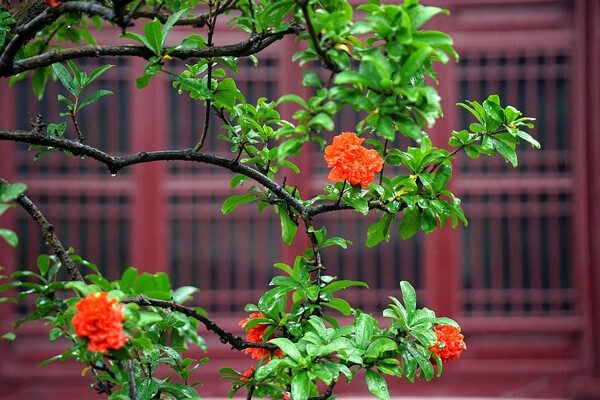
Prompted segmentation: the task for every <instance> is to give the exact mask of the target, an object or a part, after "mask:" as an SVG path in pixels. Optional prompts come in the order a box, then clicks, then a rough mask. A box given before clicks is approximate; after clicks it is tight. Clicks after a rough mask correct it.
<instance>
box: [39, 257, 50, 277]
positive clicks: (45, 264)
mask: <svg viewBox="0 0 600 400" xmlns="http://www.w3.org/2000/svg"><path fill="white" fill-rule="evenodd" d="M36 264H37V267H38V270H39V271H40V274H42V275H46V272H48V268H50V257H49V256H48V255H47V254H40V255H39V256H38V257H37V263H36Z"/></svg>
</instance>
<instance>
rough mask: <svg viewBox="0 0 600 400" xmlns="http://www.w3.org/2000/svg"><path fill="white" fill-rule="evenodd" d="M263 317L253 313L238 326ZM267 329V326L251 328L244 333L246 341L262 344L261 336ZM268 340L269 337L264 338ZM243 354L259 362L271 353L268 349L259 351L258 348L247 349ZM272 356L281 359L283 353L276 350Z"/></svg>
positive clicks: (261, 325) (259, 325)
mask: <svg viewBox="0 0 600 400" xmlns="http://www.w3.org/2000/svg"><path fill="white" fill-rule="evenodd" d="M264 317H265V316H264V315H263V314H262V313H257V312H255V313H252V314H250V317H248V318H245V319H243V320H241V321H240V323H239V325H240V326H244V325H246V323H247V322H248V321H250V320H251V319H252V318H264ZM268 327H269V324H258V325H254V326H253V327H252V328H250V329H248V331H247V332H246V340H247V341H249V342H256V343H262V342H263V340H264V339H265V338H264V337H263V336H264V334H265V331H266V330H267V328H268ZM268 339H270V337H269V338H266V340H268ZM244 352H245V353H246V354H250V356H251V357H252V358H254V359H256V360H260V359H261V358H263V357H264V356H266V355H269V354H271V352H270V351H269V350H268V349H261V348H259V347H248V348H247V349H246V350H244ZM274 355H275V357H281V356H282V355H283V352H282V351H281V350H279V349H277V350H275V354H274Z"/></svg>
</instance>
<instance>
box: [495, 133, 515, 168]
mask: <svg viewBox="0 0 600 400" xmlns="http://www.w3.org/2000/svg"><path fill="white" fill-rule="evenodd" d="M493 143H494V148H495V149H496V150H497V151H498V153H500V154H501V155H502V156H503V157H504V159H505V160H506V161H508V162H510V163H511V164H512V166H513V167H516V166H517V165H518V164H519V161H518V159H517V153H515V150H514V149H513V148H511V147H510V146H508V145H507V144H506V143H504V142H503V141H501V140H496V139H494V141H493Z"/></svg>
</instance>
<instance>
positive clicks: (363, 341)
mask: <svg viewBox="0 0 600 400" xmlns="http://www.w3.org/2000/svg"><path fill="white" fill-rule="evenodd" d="M374 324H375V321H374V319H373V317H372V316H370V315H369V314H365V313H362V314H360V315H359V316H358V318H357V319H356V331H355V336H354V342H355V343H356V347H358V348H359V349H363V350H364V349H366V348H367V346H368V345H369V343H370V342H371V338H372V337H373V325H374Z"/></svg>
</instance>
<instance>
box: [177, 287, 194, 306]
mask: <svg viewBox="0 0 600 400" xmlns="http://www.w3.org/2000/svg"><path fill="white" fill-rule="evenodd" d="M199 290H200V289H198V288H197V287H194V286H182V287H180V288H177V289H175V290H174V291H173V296H172V297H173V301H174V302H175V303H177V304H182V303H184V302H186V301H188V300H191V298H192V294H193V293H196V292H198V291H199Z"/></svg>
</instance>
